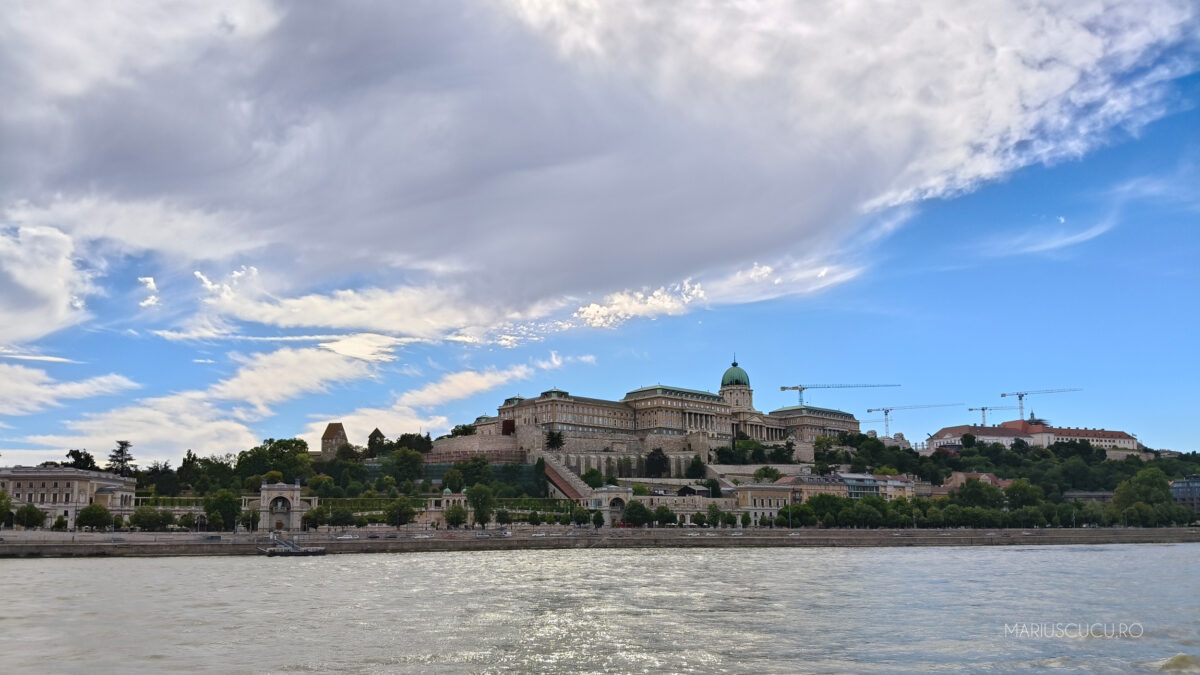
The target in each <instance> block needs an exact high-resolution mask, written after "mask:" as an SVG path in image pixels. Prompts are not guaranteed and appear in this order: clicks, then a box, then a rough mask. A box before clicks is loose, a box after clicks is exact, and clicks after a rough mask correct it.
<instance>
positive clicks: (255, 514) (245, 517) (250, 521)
mask: <svg viewBox="0 0 1200 675" xmlns="http://www.w3.org/2000/svg"><path fill="white" fill-rule="evenodd" d="M261 515H262V514H261V513H259V510H258V509H246V510H245V511H242V512H241V513H239V514H238V524H239V525H241V526H242V527H244V528H246V531H247V532H251V531H254V530H257V529H258V522H259V517H260V516H261ZM166 525H167V524H166V523H163V527H166Z"/></svg>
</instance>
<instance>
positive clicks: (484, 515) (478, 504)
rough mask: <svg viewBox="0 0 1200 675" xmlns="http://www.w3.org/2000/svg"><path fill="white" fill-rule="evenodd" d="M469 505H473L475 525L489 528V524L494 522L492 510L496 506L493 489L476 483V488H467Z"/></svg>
mask: <svg viewBox="0 0 1200 675" xmlns="http://www.w3.org/2000/svg"><path fill="white" fill-rule="evenodd" d="M467 503H468V504H470V505H471V511H472V513H473V518H474V520H475V524H476V525H481V526H483V527H484V528H487V524H488V523H489V522H490V521H491V520H492V510H493V509H494V508H495V506H496V498H495V497H494V496H493V495H492V489H491V488H489V487H488V486H486V485H484V484H483V483H476V484H475V487H471V488H467Z"/></svg>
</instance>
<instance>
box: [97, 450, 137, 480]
mask: <svg viewBox="0 0 1200 675" xmlns="http://www.w3.org/2000/svg"><path fill="white" fill-rule="evenodd" d="M132 447H133V443H130V442H129V441H117V447H116V448H114V449H113V451H112V452H110V453H109V454H108V464H106V465H105V466H104V470H105V471H108V472H110V473H115V474H117V475H118V476H124V477H126V478H129V477H131V476H133V474H134V472H136V471H137V465H136V464H134V463H133V452H131V451H130V448H132Z"/></svg>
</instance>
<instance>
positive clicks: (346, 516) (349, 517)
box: [329, 507, 354, 527]
mask: <svg viewBox="0 0 1200 675" xmlns="http://www.w3.org/2000/svg"><path fill="white" fill-rule="evenodd" d="M329 524H330V525H331V526H333V527H350V526H351V525H353V524H354V512H353V511H351V510H350V509H347V508H344V507H338V508H336V509H333V510H332V511H331V512H330V513H329Z"/></svg>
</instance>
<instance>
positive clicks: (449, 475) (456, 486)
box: [442, 469, 464, 494]
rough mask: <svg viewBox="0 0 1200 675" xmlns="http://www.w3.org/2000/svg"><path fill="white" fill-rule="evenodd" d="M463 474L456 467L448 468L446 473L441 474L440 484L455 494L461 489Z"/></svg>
mask: <svg viewBox="0 0 1200 675" xmlns="http://www.w3.org/2000/svg"><path fill="white" fill-rule="evenodd" d="M463 484H464V483H463V474H462V471H459V470H458V469H450V470H449V471H447V472H446V475H444V476H442V485H445V486H446V487H448V488H450V491H451V492H453V493H455V494H457V493H459V492H462V489H463Z"/></svg>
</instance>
